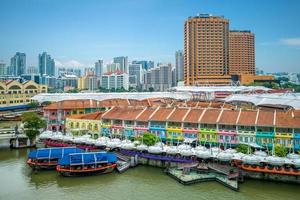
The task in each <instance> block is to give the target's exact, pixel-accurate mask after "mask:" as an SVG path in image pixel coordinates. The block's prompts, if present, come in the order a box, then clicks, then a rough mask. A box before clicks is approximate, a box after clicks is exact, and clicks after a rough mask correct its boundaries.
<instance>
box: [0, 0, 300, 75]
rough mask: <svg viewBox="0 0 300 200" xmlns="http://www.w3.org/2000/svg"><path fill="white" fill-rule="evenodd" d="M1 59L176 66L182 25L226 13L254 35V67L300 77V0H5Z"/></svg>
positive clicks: (1, 2) (234, 25)
mask: <svg viewBox="0 0 300 200" xmlns="http://www.w3.org/2000/svg"><path fill="white" fill-rule="evenodd" d="M0 8H1V10H0V33H1V34H0V60H4V61H5V62H6V63H8V62H9V59H10V57H12V56H13V55H14V53H15V52H16V51H20V52H25V53H26V54H27V65H36V64H37V56H38V54H39V53H40V52H43V51H47V52H48V53H49V54H51V56H52V57H53V58H54V59H55V60H56V61H57V65H60V63H62V64H70V63H73V64H75V65H76V63H77V65H82V66H90V65H92V64H93V63H94V62H95V61H96V60H97V59H99V58H103V59H104V60H105V62H109V61H110V60H111V59H112V57H114V56H120V55H127V56H129V59H130V60H133V59H151V60H154V61H156V62H157V61H161V62H172V63H174V52H175V50H177V49H182V48H183V24H184V21H185V20H186V19H187V17H188V16H193V15H196V14H197V13H211V14H214V15H224V16H225V17H226V18H228V19H229V20H230V28H231V29H241V30H251V31H253V32H254V33H255V37H256V42H255V43H256V66H257V67H259V68H262V69H264V70H265V71H289V72H300V1H298V0H251V1H250V0H118V1H117V0H105V1H104V0H18V1H17V0H0Z"/></svg>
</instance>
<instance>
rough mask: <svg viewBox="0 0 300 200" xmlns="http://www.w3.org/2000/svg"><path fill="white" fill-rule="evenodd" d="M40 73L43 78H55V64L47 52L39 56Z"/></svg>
mask: <svg viewBox="0 0 300 200" xmlns="http://www.w3.org/2000/svg"><path fill="white" fill-rule="evenodd" d="M39 73H40V74H41V76H45V75H47V76H55V62H54V59H52V58H51V56H50V55H49V54H47V52H43V53H42V54H39Z"/></svg>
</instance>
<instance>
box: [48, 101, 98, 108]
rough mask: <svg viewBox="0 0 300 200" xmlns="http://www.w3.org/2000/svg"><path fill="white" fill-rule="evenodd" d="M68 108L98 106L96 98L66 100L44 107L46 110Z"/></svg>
mask: <svg viewBox="0 0 300 200" xmlns="http://www.w3.org/2000/svg"><path fill="white" fill-rule="evenodd" d="M59 107H60V108H61V109H64V110H68V109H82V108H97V101H96V100H64V101H59V102H54V103H51V104H50V105H48V106H46V107H44V110H57V109H58V108H59Z"/></svg>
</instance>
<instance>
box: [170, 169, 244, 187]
mask: <svg viewBox="0 0 300 200" xmlns="http://www.w3.org/2000/svg"><path fill="white" fill-rule="evenodd" d="M166 173H167V174H168V175H169V176H170V177H172V178H174V179H175V180H177V181H178V182H179V183H181V184H183V185H191V184H195V183H200V182H207V181H216V182H218V183H221V184H222V185H224V186H226V187H228V188H230V189H232V190H234V191H239V184H238V180H237V179H228V177H227V176H226V175H222V174H218V173H214V172H197V171H189V173H185V171H184V170H181V169H176V168H172V169H167V170H166Z"/></svg>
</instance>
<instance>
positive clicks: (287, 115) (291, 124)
mask: <svg viewBox="0 0 300 200" xmlns="http://www.w3.org/2000/svg"><path fill="white" fill-rule="evenodd" d="M299 114H300V113H297V112H292V111H289V112H282V111H277V112H276V120H275V125H276V126H277V127H284V128H300V115H299Z"/></svg>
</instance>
